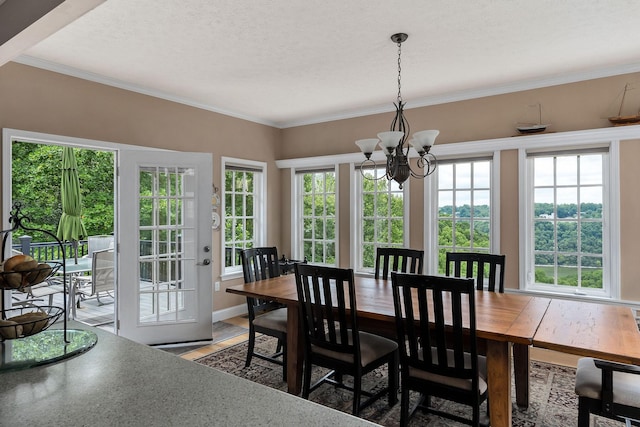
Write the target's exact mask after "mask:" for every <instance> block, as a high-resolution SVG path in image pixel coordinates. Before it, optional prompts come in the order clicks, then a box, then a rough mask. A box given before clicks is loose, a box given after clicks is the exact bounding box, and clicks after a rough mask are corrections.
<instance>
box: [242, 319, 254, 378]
mask: <svg viewBox="0 0 640 427" xmlns="http://www.w3.org/2000/svg"><path fill="white" fill-rule="evenodd" d="M255 343H256V331H255V329H253V326H250V327H249V347H248V348H247V361H246V362H245V364H244V367H245V368H246V367H248V366H249V365H251V358H252V357H253V347H254V345H255Z"/></svg>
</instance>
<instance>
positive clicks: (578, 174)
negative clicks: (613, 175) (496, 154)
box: [526, 147, 611, 295]
mask: <svg viewBox="0 0 640 427" xmlns="http://www.w3.org/2000/svg"><path fill="white" fill-rule="evenodd" d="M608 163H609V153H608V148H607V147H604V148H597V149H591V150H588V151H587V150H580V151H573V152H572V151H566V152H557V151H556V152H551V153H544V152H542V153H540V152H533V153H527V155H526V167H527V169H528V170H527V177H528V181H529V182H528V185H527V187H528V189H527V191H528V192H527V195H528V203H527V206H526V209H527V218H528V222H527V232H528V233H527V253H526V262H527V266H526V272H527V277H526V286H527V287H528V288H530V289H543V290H544V289H547V290H552V291H555V292H563V293H576V294H595V295H597V294H604V295H609V294H610V289H609V288H610V287H609V283H610V273H611V272H610V261H609V259H608V257H607V256H606V255H605V254H607V253H609V250H608V242H609V234H610V228H609V221H607V217H608V216H609V215H608V212H609V204H608V197H607V194H608V193H609V183H608V179H607V177H608V174H607V171H608V169H609V167H608Z"/></svg>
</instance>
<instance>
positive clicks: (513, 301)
mask: <svg viewBox="0 0 640 427" xmlns="http://www.w3.org/2000/svg"><path fill="white" fill-rule="evenodd" d="M355 286H356V301H357V307H358V322H359V323H358V327H359V328H360V329H363V330H371V331H374V332H376V333H379V334H381V335H387V336H395V314H394V308H393V298H392V287H391V282H390V281H387V280H379V279H373V278H369V277H356V279H355ZM227 292H230V293H233V294H238V295H243V296H247V297H256V298H267V299H272V300H275V301H278V302H281V303H283V304H285V305H287V307H288V308H289V310H288V318H287V321H288V324H287V327H288V329H287V361H288V362H287V365H288V366H287V385H288V391H289V392H290V393H293V394H299V393H300V390H301V385H302V364H303V343H302V330H301V329H302V328H301V327H300V319H299V311H298V296H297V291H296V284H295V275H286V276H280V277H276V278H273V279H268V280H262V281H258V282H253V283H247V284H243V285H237V286H230V287H228V288H227ZM550 301H551V300H550V299H548V298H540V297H533V296H528V295H518V294H510V293H495V292H484V291H476V295H475V302H476V327H477V336H478V338H479V339H481V340H484V341H485V342H486V352H487V374H488V384H489V404H490V417H491V425H492V426H510V425H511V403H512V402H511V358H510V348H511V347H512V346H513V345H514V344H515V345H517V346H519V348H525V349H527V348H528V346H529V345H531V344H532V343H533V339H534V335H535V333H536V330H537V327H538V325H539V324H540V322H541V321H542V318H543V316H544V314H545V312H546V310H547V307H548V306H549V303H550Z"/></svg>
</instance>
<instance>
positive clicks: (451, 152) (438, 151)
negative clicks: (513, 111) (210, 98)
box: [276, 125, 640, 169]
mask: <svg viewBox="0 0 640 427" xmlns="http://www.w3.org/2000/svg"><path fill="white" fill-rule="evenodd" d="M631 139H639V140H640V125H632V126H619V127H608V128H599V129H587V130H578V131H570V132H554V133H545V134H531V135H521V136H511V137H506V138H494V139H484V140H477V141H464V142H453V143H449V144H440V145H437V144H436V145H434V146H433V148H432V149H431V152H432V153H433V154H434V155H435V156H436V157H439V158H446V157H455V156H470V155H486V154H491V153H494V152H495V151H503V150H516V149H520V148H525V149H530V150H531V149H545V148H549V147H555V146H559V145H563V146H568V145H575V146H585V145H592V146H593V145H598V144H603V143H607V142H610V141H624V140H631ZM409 157H410V158H416V157H418V155H417V154H416V152H415V151H414V150H410V152H409ZM371 159H372V160H373V161H375V162H376V163H378V165H381V166H384V161H385V156H384V153H383V152H382V150H376V151H374V152H373V154H372V155H371ZM363 160H364V156H363V155H362V153H361V152H357V153H347V154H331V155H327V156H313V157H303V158H297V159H282V160H276V166H277V167H278V168H279V169H287V168H296V169H302V168H314V167H324V166H328V165H338V164H341V163H355V164H360V163H362V161H363Z"/></svg>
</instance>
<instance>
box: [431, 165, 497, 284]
mask: <svg viewBox="0 0 640 427" xmlns="http://www.w3.org/2000/svg"><path fill="white" fill-rule="evenodd" d="M436 174H437V177H436V181H437V192H436V197H437V206H438V212H437V217H436V221H437V228H436V233H437V235H438V236H437V242H438V251H437V252H438V273H439V274H444V273H445V260H446V253H447V252H484V253H490V252H491V249H492V244H491V240H492V236H491V229H492V227H491V220H492V215H491V209H492V204H491V160H488V159H474V160H458V161H449V162H447V161H442V162H440V164H439V165H438V169H436Z"/></svg>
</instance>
